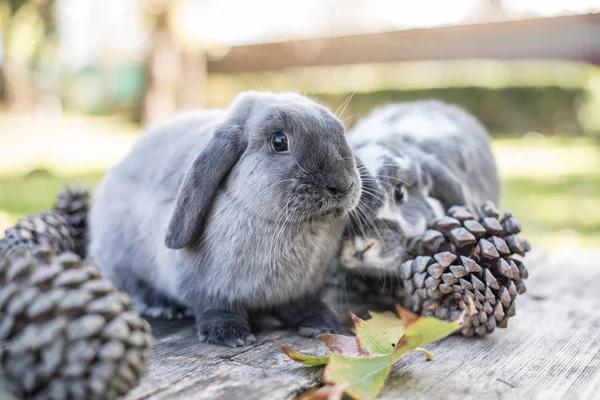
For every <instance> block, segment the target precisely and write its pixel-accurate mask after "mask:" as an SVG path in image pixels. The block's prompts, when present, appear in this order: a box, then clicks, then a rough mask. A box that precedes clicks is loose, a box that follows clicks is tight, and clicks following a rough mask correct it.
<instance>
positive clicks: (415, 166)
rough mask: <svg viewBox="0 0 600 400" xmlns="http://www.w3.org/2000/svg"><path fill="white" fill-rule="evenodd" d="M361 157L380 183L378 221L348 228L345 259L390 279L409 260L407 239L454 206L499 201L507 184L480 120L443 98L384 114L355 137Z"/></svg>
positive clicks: (375, 199) (375, 200) (374, 203)
mask: <svg viewBox="0 0 600 400" xmlns="http://www.w3.org/2000/svg"><path fill="white" fill-rule="evenodd" d="M348 141H349V143H350V144H351V147H352V149H353V150H354V152H355V154H356V155H357V156H358V157H359V158H360V159H361V161H362V163H363V164H364V166H365V167H366V169H367V170H368V172H369V173H370V175H371V176H372V177H373V179H375V181H376V183H377V185H376V187H377V190H375V191H373V192H372V193H371V194H372V199H371V201H370V208H371V211H372V214H374V215H375V216H374V218H370V219H368V220H365V219H364V218H363V219H360V218H358V219H356V220H354V221H353V223H352V224H350V226H349V227H348V230H347V235H346V237H345V239H344V241H343V245H342V250H341V255H340V262H341V264H342V265H344V266H345V267H346V268H350V269H352V268H359V269H360V273H366V274H370V275H373V276H379V277H381V276H385V275H386V274H388V273H390V272H393V271H395V269H396V268H397V267H398V266H399V265H400V263H401V262H402V261H404V260H405V259H406V257H407V256H408V255H409V254H407V250H406V248H405V247H404V244H405V242H406V240H407V239H409V238H410V237H414V236H417V235H420V234H422V233H423V232H424V231H425V229H426V225H427V223H428V221H430V220H432V219H434V218H439V217H441V216H443V215H444V213H445V211H446V210H447V208H449V207H451V206H453V205H467V206H469V208H470V209H471V210H472V211H473V212H475V213H477V212H478V209H479V206H480V205H481V204H482V203H483V202H484V201H486V200H491V201H493V202H494V203H496V204H498V201H499V198H500V192H501V181H500V178H499V176H498V171H497V167H496V162H495V159H494V156H493V153H492V150H491V148H490V141H489V136H488V133H487V131H486V130H485V128H484V127H483V126H482V125H481V124H480V123H479V121H477V120H476V119H475V118H474V117H473V116H471V115H470V114H469V113H467V112H466V111H464V110H463V109H461V108H458V107H456V106H453V105H449V104H446V103H443V102H440V101H436V100H429V101H414V102H406V103H399V104H390V105H387V106H383V107H381V108H379V109H376V110H375V111H374V112H372V113H371V115H369V116H367V117H366V118H365V119H363V120H361V121H360V122H359V123H358V124H357V125H356V126H355V128H354V129H352V130H351V131H350V132H349V134H348Z"/></svg>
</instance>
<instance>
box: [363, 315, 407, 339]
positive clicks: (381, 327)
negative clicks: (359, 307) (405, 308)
mask: <svg viewBox="0 0 600 400" xmlns="http://www.w3.org/2000/svg"><path fill="white" fill-rule="evenodd" d="M369 315H370V316H371V318H370V319H368V320H366V321H365V322H366V323H367V324H368V325H369V326H370V327H371V328H373V329H374V330H375V331H377V332H379V331H381V332H383V333H385V334H386V336H387V338H388V340H389V341H390V343H391V344H394V345H395V344H396V343H398V341H399V340H400V338H402V336H404V324H403V322H402V320H401V319H400V318H398V316H397V315H395V314H394V313H392V312H389V311H384V312H381V313H377V312H372V311H369Z"/></svg>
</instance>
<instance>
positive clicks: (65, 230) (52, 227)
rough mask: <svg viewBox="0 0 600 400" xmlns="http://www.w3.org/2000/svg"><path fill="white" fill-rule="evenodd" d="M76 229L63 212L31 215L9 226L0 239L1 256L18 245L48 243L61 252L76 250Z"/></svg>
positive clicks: (27, 245) (29, 245)
mask: <svg viewBox="0 0 600 400" xmlns="http://www.w3.org/2000/svg"><path fill="white" fill-rule="evenodd" d="M73 234H74V229H73V226H72V225H71V224H70V223H69V222H68V221H67V219H66V217H65V215H64V214H63V213H61V212H57V211H51V212H42V213H40V214H36V215H31V216H29V217H27V218H25V219H22V220H20V221H18V222H17V223H16V225H14V226H12V227H10V228H8V229H7V230H6V231H5V232H4V238H2V239H1V240H0V257H2V255H5V254H8V253H9V252H11V251H12V250H13V249H14V248H16V247H18V246H23V245H24V246H26V247H30V248H31V247H35V246H37V245H47V246H50V247H51V248H52V249H54V250H55V251H56V252H58V253H60V252H63V251H74V250H75V241H74V240H73Z"/></svg>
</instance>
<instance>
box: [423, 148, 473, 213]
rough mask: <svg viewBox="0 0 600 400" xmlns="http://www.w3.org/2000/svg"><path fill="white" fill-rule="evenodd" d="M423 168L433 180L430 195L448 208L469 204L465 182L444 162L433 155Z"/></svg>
mask: <svg viewBox="0 0 600 400" xmlns="http://www.w3.org/2000/svg"><path fill="white" fill-rule="evenodd" d="M423 168H424V169H425V171H426V172H427V173H428V174H429V177H430V178H431V181H432V184H433V186H432V188H431V192H430V193H429V194H430V196H432V197H434V198H436V199H438V200H440V201H441V202H442V203H443V204H444V206H445V207H446V208H449V207H452V206H455V205H467V200H466V198H465V193H464V190H463V186H464V185H463V183H462V182H461V181H460V180H459V179H458V178H457V177H456V175H455V174H454V173H452V171H450V169H449V168H448V166H447V165H445V164H444V163H442V162H440V161H438V160H435V159H433V158H431V157H429V158H428V159H426V160H425V161H424V163H423Z"/></svg>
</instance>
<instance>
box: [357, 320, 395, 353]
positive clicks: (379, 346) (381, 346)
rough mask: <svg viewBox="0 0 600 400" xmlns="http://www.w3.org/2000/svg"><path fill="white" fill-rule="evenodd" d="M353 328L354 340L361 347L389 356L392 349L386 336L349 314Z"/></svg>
mask: <svg viewBox="0 0 600 400" xmlns="http://www.w3.org/2000/svg"><path fill="white" fill-rule="evenodd" d="M350 316H351V317H352V321H353V322H354V326H355V328H356V338H357V339H358V342H359V343H360V345H361V346H362V347H364V348H365V349H367V350H369V351H371V352H373V353H377V354H391V353H392V350H393V349H394V348H393V346H392V344H391V343H390V341H389V339H388V337H387V335H385V334H384V333H383V332H379V331H376V330H375V329H374V328H373V327H371V326H370V325H369V324H367V323H366V321H364V320H362V319H360V318H359V317H357V316H356V315H354V314H352V313H350Z"/></svg>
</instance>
